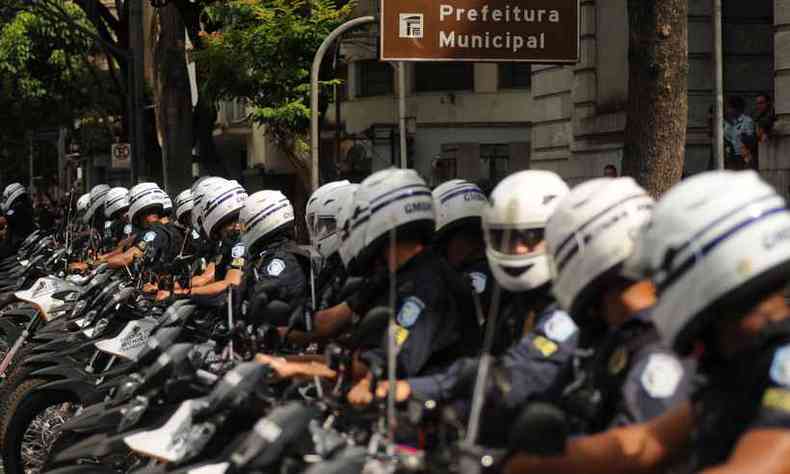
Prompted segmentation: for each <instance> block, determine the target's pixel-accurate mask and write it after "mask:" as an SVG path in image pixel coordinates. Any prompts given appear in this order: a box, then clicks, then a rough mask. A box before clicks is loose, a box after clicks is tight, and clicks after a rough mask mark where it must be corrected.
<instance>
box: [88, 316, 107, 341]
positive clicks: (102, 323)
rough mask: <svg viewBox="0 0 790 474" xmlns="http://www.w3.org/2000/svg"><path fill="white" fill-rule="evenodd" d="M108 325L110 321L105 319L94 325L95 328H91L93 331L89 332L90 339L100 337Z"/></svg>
mask: <svg viewBox="0 0 790 474" xmlns="http://www.w3.org/2000/svg"><path fill="white" fill-rule="evenodd" d="M109 324H110V320H109V319H107V318H102V319H100V320H99V321H98V322H97V323H96V326H94V327H93V331H92V332H91V335H90V337H98V336H100V335H101V334H102V333H103V332H104V330H105V329H107V326H108V325H109Z"/></svg>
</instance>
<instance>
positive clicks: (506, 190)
mask: <svg viewBox="0 0 790 474" xmlns="http://www.w3.org/2000/svg"><path fill="white" fill-rule="evenodd" d="M567 194H568V185H567V184H565V181H563V180H562V178H560V177H559V176H558V175H556V174H555V173H552V172H551V171H538V170H528V171H521V172H518V173H515V174H512V175H510V176H508V177H507V178H505V179H504V180H502V182H500V183H499V184H498V185H497V186H496V188H494V190H493V192H492V193H491V200H490V201H489V202H488V204H487V205H486V206H485V208H484V209H483V219H482V221H483V232H484V235H485V240H486V257H487V259H488V265H489V266H490V267H491V273H492V274H493V275H494V278H496V280H497V282H498V283H499V284H500V285H501V286H502V287H503V288H505V289H506V290H508V291H517V292H521V291H529V290H534V289H537V288H540V287H541V286H543V285H545V284H547V283H548V282H549V281H550V280H551V270H550V269H549V262H548V257H547V256H546V250H545V245H540V243H541V242H542V241H543V240H544V233H545V229H546V222H548V220H549V217H551V215H552V214H553V213H554V210H555V209H556V208H557V204H559V202H560V200H562V198H563V197H565V196H566V195H567ZM518 243H521V244H524V245H526V246H527V247H528V248H529V250H530V251H529V253H521V252H517V251H516V250H515V248H516V245H517V244H518Z"/></svg>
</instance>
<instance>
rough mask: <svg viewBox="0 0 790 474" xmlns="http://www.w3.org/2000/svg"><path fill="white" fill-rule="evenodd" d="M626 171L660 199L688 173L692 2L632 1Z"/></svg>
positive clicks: (629, 2) (626, 173)
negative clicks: (687, 144)
mask: <svg viewBox="0 0 790 474" xmlns="http://www.w3.org/2000/svg"><path fill="white" fill-rule="evenodd" d="M628 23H629V28H630V42H629V54H628V58H629V82H628V108H627V117H628V118H627V124H626V128H625V149H624V153H623V174H624V175H628V176H632V177H634V178H635V179H636V180H637V181H638V182H639V183H640V184H641V185H642V186H644V187H645V189H647V191H648V192H649V193H650V194H651V195H653V196H655V197H658V196H660V195H661V194H662V193H664V192H665V191H666V190H667V189H669V188H670V187H671V186H672V185H674V184H675V183H677V182H678V181H680V178H681V176H682V174H683V158H684V155H685V145H686V130H687V124H688V0H653V1H644V0H628Z"/></svg>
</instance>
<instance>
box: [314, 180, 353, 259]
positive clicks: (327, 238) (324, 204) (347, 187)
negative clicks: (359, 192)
mask: <svg viewBox="0 0 790 474" xmlns="http://www.w3.org/2000/svg"><path fill="white" fill-rule="evenodd" d="M352 189H356V187H352V185H351V183H350V182H348V181H337V182H334V183H329V184H326V185H324V186H322V187H321V188H319V189H318V191H316V192H315V193H313V196H312V197H311V198H310V201H309V202H308V204H307V213H308V216H307V221H308V224H307V227H308V231H309V232H310V240H311V241H312V242H313V244H314V245H315V247H316V250H318V253H320V254H321V255H322V256H323V257H324V258H326V257H329V256H331V255H332V254H334V253H335V252H337V249H338V247H340V239H339V237H338V234H337V214H338V212H339V211H340V205H339V203H340V199H341V197H342V196H345V195H347V194H348V193H349V192H350V191H351V190H352Z"/></svg>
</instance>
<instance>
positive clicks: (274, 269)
mask: <svg viewBox="0 0 790 474" xmlns="http://www.w3.org/2000/svg"><path fill="white" fill-rule="evenodd" d="M284 271H285V262H284V261H283V260H282V259H279V258H275V259H274V260H272V261H271V262H269V264H268V265H267V266H266V273H268V274H269V275H271V276H273V277H276V276H280V274H281V273H282V272H284Z"/></svg>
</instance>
